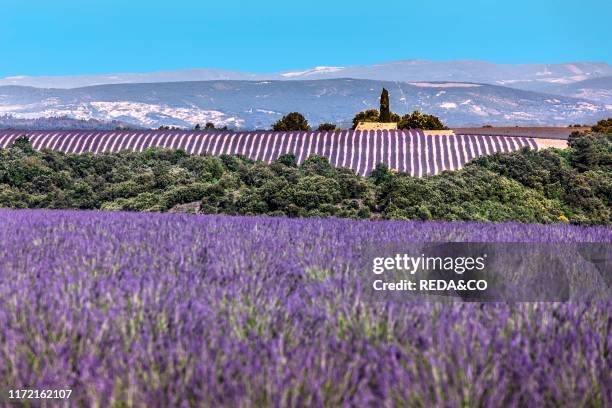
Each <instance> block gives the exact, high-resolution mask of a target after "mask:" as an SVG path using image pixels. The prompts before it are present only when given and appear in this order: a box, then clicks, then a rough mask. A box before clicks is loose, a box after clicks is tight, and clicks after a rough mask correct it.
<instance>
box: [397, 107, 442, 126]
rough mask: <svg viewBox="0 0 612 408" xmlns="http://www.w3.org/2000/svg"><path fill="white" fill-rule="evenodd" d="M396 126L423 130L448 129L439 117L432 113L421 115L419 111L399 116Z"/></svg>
mask: <svg viewBox="0 0 612 408" xmlns="http://www.w3.org/2000/svg"><path fill="white" fill-rule="evenodd" d="M397 127H398V128H399V129H424V130H443V129H448V128H447V127H446V126H444V124H443V123H442V121H441V120H440V118H438V117H437V116H434V115H427V114H425V115H423V114H421V112H419V111H414V112H412V113H411V114H406V115H404V116H402V117H401V119H400V120H399V122H398V124H397Z"/></svg>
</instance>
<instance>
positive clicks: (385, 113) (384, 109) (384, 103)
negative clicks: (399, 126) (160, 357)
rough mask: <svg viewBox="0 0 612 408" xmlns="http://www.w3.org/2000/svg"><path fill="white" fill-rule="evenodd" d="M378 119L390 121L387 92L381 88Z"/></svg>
mask: <svg viewBox="0 0 612 408" xmlns="http://www.w3.org/2000/svg"><path fill="white" fill-rule="evenodd" d="M380 121H381V122H391V110H390V109H389V92H388V91H387V90H386V89H385V88H383V90H382V93H381V94H380Z"/></svg>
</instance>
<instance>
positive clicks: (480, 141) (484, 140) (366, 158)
mask: <svg viewBox="0 0 612 408" xmlns="http://www.w3.org/2000/svg"><path fill="white" fill-rule="evenodd" d="M20 135H24V132H18V131H4V132H0V147H2V148H3V147H6V146H8V145H9V144H10V143H12V141H14V140H15V139H16V138H17V137H19V136H20ZM25 135H27V136H28V137H29V138H30V140H31V142H32V143H33V146H34V148H36V149H54V150H60V151H63V152H69V153H83V152H93V153H102V152H119V151H122V150H133V151H142V150H144V149H146V148H148V147H161V148H167V149H183V150H185V151H186V152H187V153H189V154H203V153H207V154H211V155H221V154H241V155H244V156H246V157H248V158H250V159H253V160H262V161H265V162H271V161H274V160H275V159H276V158H278V157H279V156H281V155H283V154H286V153H293V154H294V155H295V156H296V158H297V160H298V163H301V162H303V161H304V160H305V159H306V158H307V157H309V156H311V155H319V156H324V157H327V158H328V159H329V161H330V162H331V164H332V165H333V166H336V167H347V168H350V169H352V170H354V171H355V172H356V173H357V174H361V175H367V174H369V173H370V171H372V169H374V167H375V166H376V164H377V163H386V164H387V165H388V166H389V168H391V169H395V170H397V171H399V172H407V173H410V174H411V175H412V176H417V177H420V176H423V175H426V174H437V173H440V172H442V171H444V170H457V169H460V168H462V167H463V166H464V165H465V164H466V163H467V162H469V161H470V160H472V159H473V158H475V157H478V156H482V155H489V154H493V153H495V152H511V151H515V150H518V149H521V148H523V147H529V148H534V149H537V147H538V146H537V144H536V142H535V141H534V140H533V139H531V138H526V137H511V136H484V135H452V134H451V135H448V134H441V135H429V134H428V135H426V134H424V133H423V132H422V131H416V130H411V131H348V130H347V131H341V132H254V133H248V132H242V133H241V132H238V133H231V132H230V133H219V132H217V133H194V132H179V131H166V132H164V131H115V132H112V131H102V132H83V131H74V132H70V131H58V132H48V131H45V132H25Z"/></svg>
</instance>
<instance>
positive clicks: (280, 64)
mask: <svg viewBox="0 0 612 408" xmlns="http://www.w3.org/2000/svg"><path fill="white" fill-rule="evenodd" d="M611 21H612V1H610V0H582V1H575V0H514V1H504V0H441V1H427V0H422V1H411V0H403V1H401V0H398V1H396V0H388V1H384V0H380V1H371V0H370V1H360V0H346V1H333V0H325V1H321V0H302V1H299V2H296V1H289V0H286V1H257V0H252V1H242V0H241V1H236V0H219V1H204V0H202V1H195V0H193V1H187V0H170V1H158V0H146V1H144V0H106V1H104V0H88V1H84V0H54V1H48V0H2V4H1V5H0V77H4V76H9V75H65V74H87V73H112V72H147V71H157V70H166V69H181V68H208V67H210V68H224V69H236V70H243V71H253V72H273V71H280V70H287V69H299V68H307V67H311V66H315V65H340V66H343V65H354V64H370V63H376V62H385V61H391V60H400V59H411V58H419V59H432V60H451V59H481V60H488V61H493V62H501V63H527V62H547V63H553V62H568V61H578V60H588V61H605V62H609V63H611V62H612V46H611V44H612V23H611Z"/></svg>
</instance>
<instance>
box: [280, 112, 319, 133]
mask: <svg viewBox="0 0 612 408" xmlns="http://www.w3.org/2000/svg"><path fill="white" fill-rule="evenodd" d="M272 130H275V131H277V132H280V131H287V130H297V131H299V130H301V131H307V130H310V125H308V121H307V120H306V118H305V117H304V115H302V114H301V113H299V112H291V113H288V114H287V115H285V116H283V117H282V118H280V119H279V120H278V121H277V122H276V123H275V124H274V125H272Z"/></svg>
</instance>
